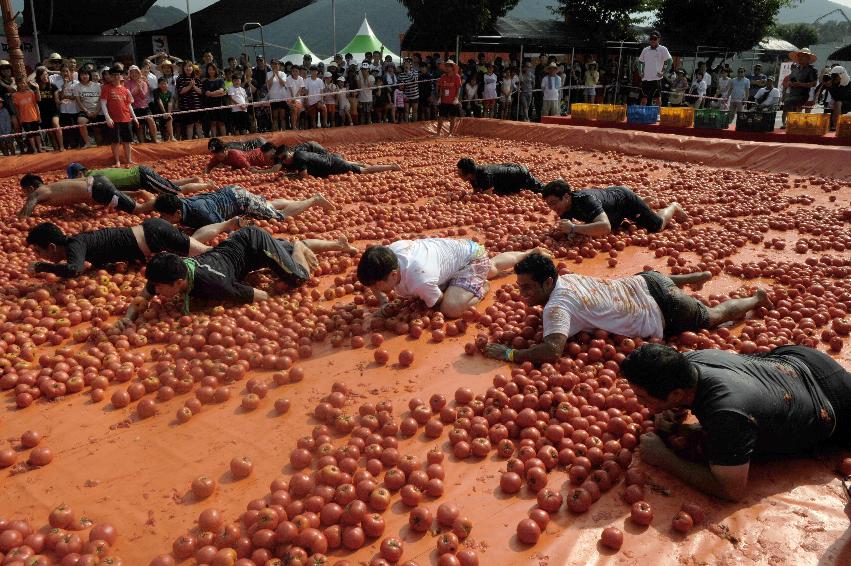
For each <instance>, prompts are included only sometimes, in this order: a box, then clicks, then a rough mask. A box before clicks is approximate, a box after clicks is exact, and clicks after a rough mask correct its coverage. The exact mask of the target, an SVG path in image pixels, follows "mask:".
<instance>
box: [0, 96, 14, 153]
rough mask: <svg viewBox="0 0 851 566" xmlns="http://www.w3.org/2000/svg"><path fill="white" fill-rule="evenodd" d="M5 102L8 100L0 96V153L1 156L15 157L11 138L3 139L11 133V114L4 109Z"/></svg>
mask: <svg viewBox="0 0 851 566" xmlns="http://www.w3.org/2000/svg"><path fill="white" fill-rule="evenodd" d="M6 100H8V99H7V98H4V97H2V96H0V152H2V153H3V155H15V144H14V142H13V141H12V138H7V137H3V136H8V135H10V134H11V133H12V114H10V113H9V109H8V108H6Z"/></svg>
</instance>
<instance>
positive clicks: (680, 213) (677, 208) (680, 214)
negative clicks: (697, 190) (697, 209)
mask: <svg viewBox="0 0 851 566" xmlns="http://www.w3.org/2000/svg"><path fill="white" fill-rule="evenodd" d="M671 206H672V207H673V208H674V220H676V221H677V222H682V221H683V220H688V214H686V211H685V209H684V208H683V206H682V205H681V204H680V203H678V202H676V201H674V202H672V203H671Z"/></svg>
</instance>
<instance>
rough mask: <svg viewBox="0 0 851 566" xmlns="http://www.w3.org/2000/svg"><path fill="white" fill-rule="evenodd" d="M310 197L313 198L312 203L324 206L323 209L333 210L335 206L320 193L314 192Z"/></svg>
mask: <svg viewBox="0 0 851 566" xmlns="http://www.w3.org/2000/svg"><path fill="white" fill-rule="evenodd" d="M311 198H312V199H313V204H317V205H319V206H321V207H322V208H324V209H325V210H334V209H336V208H337V207H336V206H335V205H334V203H333V202H331V201H330V200H328V199H326V198H325V195H323V194H321V193H319V194H315V195H313V196H312V197H311Z"/></svg>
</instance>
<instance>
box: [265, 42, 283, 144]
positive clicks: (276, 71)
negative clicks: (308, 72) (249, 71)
mask: <svg viewBox="0 0 851 566" xmlns="http://www.w3.org/2000/svg"><path fill="white" fill-rule="evenodd" d="M268 77H269V78H268V79H266V88H267V89H269V103H270V105H271V107H272V128H273V129H276V130H285V129H286V123H287V103H286V102H285V99H286V98H287V94H288V93H287V75H286V73H284V71H283V70H282V69H281V62H280V61H278V60H277V59H272V72H271V73H269V75H268Z"/></svg>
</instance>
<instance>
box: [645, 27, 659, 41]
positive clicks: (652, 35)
mask: <svg viewBox="0 0 851 566" xmlns="http://www.w3.org/2000/svg"><path fill="white" fill-rule="evenodd" d="M648 37H655V38H657V39H658V38H659V37H660V35H659V32H658V31H656V30H655V29H654V30H653V31H651V32H650V35H649V36H648Z"/></svg>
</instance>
